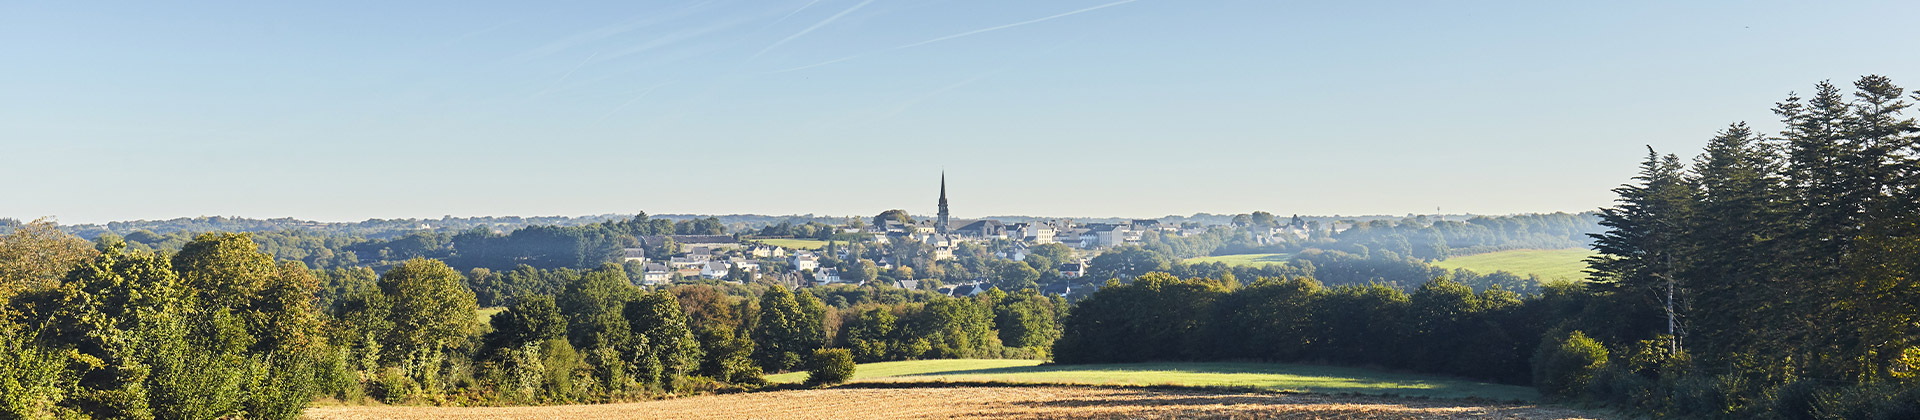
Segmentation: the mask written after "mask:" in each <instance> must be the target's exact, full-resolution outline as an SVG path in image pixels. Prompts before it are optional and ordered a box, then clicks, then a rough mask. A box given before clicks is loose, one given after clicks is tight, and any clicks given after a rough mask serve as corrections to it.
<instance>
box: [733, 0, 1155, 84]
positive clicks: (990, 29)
mask: <svg viewBox="0 0 1920 420" xmlns="http://www.w3.org/2000/svg"><path fill="white" fill-rule="evenodd" d="M1136 1H1140V0H1121V1H1116V2H1112V3H1107V4H1102V5H1099V6H1093V7H1088V8H1083V9H1078V10H1074V11H1070V12H1066V13H1060V14H1056V15H1052V16H1047V17H1043V18H1038V19H1029V20H1023V21H1019V22H1014V23H1009V24H1005V25H998V26H990V27H986V28H980V29H975V30H971V31H966V32H961V33H957V34H953V35H947V36H943V37H939V38H934V39H929V40H925V41H920V42H915V43H911V44H906V45H901V46H898V47H893V48H887V49H884V50H879V51H874V52H869V53H862V54H854V55H850V56H846V57H841V58H836V59H832V60H827V61H823V62H819V63H814V64H808V65H804V66H800V67H793V68H788V69H781V70H774V71H771V72H767V74H778V73H786V72H793V71H800V70H806V69H810V68H814V67H820V66H825V65H829V64H833V63H839V62H843V61H847V60H852V59H856V58H860V57H864V56H867V55H871V54H877V53H883V52H888V51H897V50H904V49H908V48H913V47H918V46H922V45H927V44H932V43H935V42H940V41H946V40H951V39H955V38H963V37H968V36H973V35H979V34H983V33H987V32H993V31H998V30H1001V29H1007V28H1012V27H1016V26H1025V25H1032V24H1035V23H1040V22H1046V21H1049V20H1054V19H1059V18H1063V17H1067V16H1073V15H1077V14H1081V13H1086V12H1091V11H1095V10H1100V9H1105V8H1109V7H1113V6H1119V5H1123V4H1127V3H1132V2H1136ZM755 55H756V56H757V55H758V54H755Z"/></svg>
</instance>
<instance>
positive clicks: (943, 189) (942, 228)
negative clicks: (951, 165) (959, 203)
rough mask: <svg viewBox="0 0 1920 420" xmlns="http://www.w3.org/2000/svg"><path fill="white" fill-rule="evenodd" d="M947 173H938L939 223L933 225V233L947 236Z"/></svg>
mask: <svg viewBox="0 0 1920 420" xmlns="http://www.w3.org/2000/svg"><path fill="white" fill-rule="evenodd" d="M947 216H948V214H947V171H940V221H939V222H936V223H935V224H934V225H933V229H934V231H935V232H940V234H941V235H945V234H947Z"/></svg>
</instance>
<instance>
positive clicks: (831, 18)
mask: <svg viewBox="0 0 1920 420" xmlns="http://www.w3.org/2000/svg"><path fill="white" fill-rule="evenodd" d="M872 3H873V0H866V1H862V2H860V4H856V5H853V7H849V8H847V10H841V11H840V13H835V14H833V16H828V17H827V18H826V19H822V20H820V22H818V23H814V24H813V26H808V27H807V29H801V30H800V32H795V33H794V34H793V35H788V36H787V37H786V38H781V39H780V40H779V41H774V43H773V44H772V45H768V46H767V47H766V48H762V49H760V52H757V53H753V56H752V57H748V58H747V59H749V60H751V59H753V58H756V57H759V56H760V55H761V54H766V53H767V51H773V49H774V48H779V47H780V46H781V45H785V44H786V43H787V42H788V41H792V40H794V39H796V38H799V37H801V36H805V35H806V34H808V33H812V32H813V31H814V30H815V29H820V27H823V26H827V24H831V23H833V21H836V20H840V17H841V16H846V15H847V14H848V13H853V11H855V10H860V8H862V7H867V5H868V4H872Z"/></svg>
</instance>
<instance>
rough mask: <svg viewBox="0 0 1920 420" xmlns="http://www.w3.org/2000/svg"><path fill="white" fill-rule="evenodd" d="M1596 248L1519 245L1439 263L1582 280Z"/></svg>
mask: <svg viewBox="0 0 1920 420" xmlns="http://www.w3.org/2000/svg"><path fill="white" fill-rule="evenodd" d="M1593 255H1594V254H1593V251H1592V250H1587V249H1583V248H1571V249H1516V250H1511V251H1500V252H1489V253H1485V254H1474V255H1467V256H1461V257H1453V258H1448V259H1445V260H1441V261H1435V262H1434V263H1433V265H1434V266H1435V267H1440V268H1445V269H1449V270H1451V269H1455V268H1465V269H1468V270H1473V271H1474V272H1477V273H1492V272H1495V271H1506V272H1509V273H1514V274H1519V275H1522V276H1525V275H1528V274H1535V275H1539V276H1540V279H1541V280H1566V281H1574V280H1581V279H1585V278H1586V277H1587V275H1586V273H1584V272H1583V271H1584V270H1586V269H1587V264H1586V263H1585V262H1583V261H1584V260H1585V259H1586V258H1587V257H1591V256H1593Z"/></svg>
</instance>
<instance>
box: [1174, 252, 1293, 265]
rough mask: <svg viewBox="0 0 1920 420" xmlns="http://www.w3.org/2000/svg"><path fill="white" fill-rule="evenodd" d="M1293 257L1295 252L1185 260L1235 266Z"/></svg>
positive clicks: (1281, 262) (1193, 262)
mask: <svg viewBox="0 0 1920 420" xmlns="http://www.w3.org/2000/svg"><path fill="white" fill-rule="evenodd" d="M1292 258H1293V254H1240V255H1215V256H1211V257H1194V258H1188V259H1186V260H1185V261H1183V262H1185V263H1188V264H1212V263H1217V262H1218V263H1227V265H1230V266H1235V267H1240V266H1247V267H1259V266H1263V265H1273V264H1286V263H1287V260H1289V259H1292Z"/></svg>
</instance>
